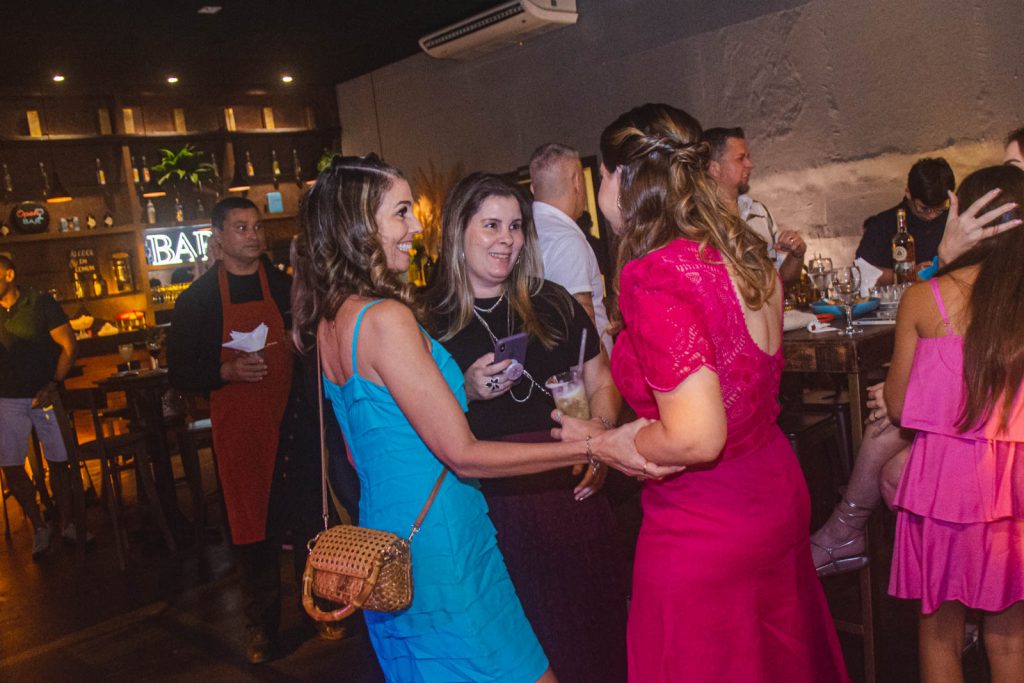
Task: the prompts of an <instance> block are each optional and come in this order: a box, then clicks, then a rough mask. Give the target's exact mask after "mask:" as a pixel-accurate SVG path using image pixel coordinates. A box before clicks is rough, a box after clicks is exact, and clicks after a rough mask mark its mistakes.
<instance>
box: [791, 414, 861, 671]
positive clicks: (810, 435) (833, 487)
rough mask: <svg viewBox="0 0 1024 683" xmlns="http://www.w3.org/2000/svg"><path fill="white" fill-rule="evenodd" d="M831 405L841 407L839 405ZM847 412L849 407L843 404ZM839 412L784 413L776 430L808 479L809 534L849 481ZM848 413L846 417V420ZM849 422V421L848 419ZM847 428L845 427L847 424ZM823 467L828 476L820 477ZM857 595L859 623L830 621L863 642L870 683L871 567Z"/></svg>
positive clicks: (846, 446) (845, 440) (844, 433)
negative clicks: (784, 438) (788, 444)
mask: <svg viewBox="0 0 1024 683" xmlns="http://www.w3.org/2000/svg"><path fill="white" fill-rule="evenodd" d="M834 405H840V404H839V402H838V401H836V403H835V404H834ZM846 406H847V409H848V408H849V403H847V404H846ZM837 412H838V411H833V410H829V411H827V412H816V411H814V410H813V409H810V410H807V409H806V408H805V406H797V407H791V408H788V409H784V410H783V411H782V413H780V414H779V420H778V422H779V427H780V428H781V429H782V431H783V432H784V433H785V434H786V438H787V439H788V440H789V443H790V444H791V445H792V446H793V450H794V451H796V454H797V459H798V460H799V461H800V466H801V468H802V469H803V471H804V476H805V477H806V478H807V488H808V490H809V491H810V494H811V530H812V531H813V530H814V529H816V528H818V527H819V526H821V525H822V524H824V523H825V521H826V520H827V519H828V518H829V515H831V514H832V509H833V507H835V504H836V503H837V502H838V500H839V489H840V486H842V485H844V484H845V483H846V481H847V480H848V479H849V472H850V470H851V469H852V462H850V461H847V460H846V458H848V457H849V456H848V455H847V454H848V453H849V439H848V436H847V435H848V432H847V431H841V430H840V422H839V420H838V419H837V415H836V413H837ZM848 415H849V413H847V416H848ZM847 420H848V417H847ZM847 424H848V423H847ZM818 453H824V454H825V462H824V463H822V462H821V459H820V458H817V457H815V456H816V455H817V454H818ZM822 465H825V466H826V467H827V468H828V470H829V472H828V474H826V475H822V473H821V472H820V470H821V467H822ZM870 526H871V525H870V523H869V525H868V527H865V532H864V544H865V552H867V549H868V548H869V547H870V538H869V536H870V534H869V533H868V528H869V527H870ZM857 575H858V576H857V578H858V583H859V588H858V590H859V593H860V622H859V623H858V622H854V621H850V620H846V619H836V618H833V623H834V624H835V627H836V630H837V631H839V632H840V633H848V634H850V635H855V636H858V637H860V638H861V639H862V640H863V652H864V681H865V683H873V682H874V680H875V670H874V651H875V640H874V608H873V604H872V593H871V591H872V588H871V564H870V563H869V564H867V565H865V566H864V567H863V568H861V569H859V570H858V571H857Z"/></svg>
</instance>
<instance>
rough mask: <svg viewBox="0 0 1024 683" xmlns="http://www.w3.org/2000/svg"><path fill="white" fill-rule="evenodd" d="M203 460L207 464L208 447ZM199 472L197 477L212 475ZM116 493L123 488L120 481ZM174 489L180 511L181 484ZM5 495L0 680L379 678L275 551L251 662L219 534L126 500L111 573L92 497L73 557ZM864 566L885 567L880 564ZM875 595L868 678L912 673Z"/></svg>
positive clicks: (842, 607)
mask: <svg viewBox="0 0 1024 683" xmlns="http://www.w3.org/2000/svg"><path fill="white" fill-rule="evenodd" d="M205 468H206V469H207V470H209V468H210V462H209V458H208V456H207V458H205ZM208 473H209V475H210V476H204V480H205V481H206V482H212V481H213V480H214V479H213V477H212V471H209V472H208ZM128 481H129V478H126V482H128ZM126 493H127V495H128V497H129V498H130V497H131V496H132V491H131V488H130V486H129V487H128V488H127V490H126ZM179 493H180V495H181V500H182V506H183V509H185V510H187V509H188V507H187V505H188V503H187V492H186V491H185V490H184V488H182V489H181V490H180V491H179ZM210 494H211V495H209V496H208V507H209V509H210V511H211V512H212V513H213V514H214V516H216V512H217V510H218V503H217V498H216V496H215V495H213V494H212V492H210ZM8 502H9V504H8V509H9V513H10V517H11V527H12V538H11V540H10V542H7V541H5V540H4V539H3V538H2V537H0V681H4V682H7V681H12V682H21V681H61V682H63V681H104V682H107V681H133V682H134V681H179V680H180V681H205V682H208V683H226V682H228V681H300V680H313V679H322V680H334V681H345V682H347V683H378V682H379V681H382V680H383V678H382V676H381V675H380V672H379V670H378V668H377V665H376V661H375V659H374V656H373V651H372V649H371V647H370V644H369V641H368V638H367V636H366V634H365V632H364V631H362V630H361V629H360V628H359V627H358V626H359V625H355V626H354V627H353V628H352V629H351V630H352V631H353V635H352V636H351V637H349V638H346V639H345V640H341V641H325V640H320V639H318V638H317V637H316V635H315V631H314V630H313V629H312V627H311V626H310V624H309V622H308V621H307V620H306V619H305V618H304V615H303V614H302V612H301V608H300V607H299V605H298V591H297V588H296V585H295V582H294V581H293V580H292V578H293V570H292V565H291V562H290V559H288V558H286V557H282V562H281V565H282V575H283V577H284V578H285V581H284V583H285V600H284V605H283V619H282V632H281V648H280V652H279V656H278V657H277V658H276V659H274V660H273V661H271V662H269V663H266V664H263V665H259V666H253V665H250V664H248V663H247V662H246V661H245V658H244V656H243V651H244V622H243V618H242V612H241V593H240V590H239V586H238V578H237V572H236V570H235V568H234V567H233V564H232V561H231V557H230V552H229V549H228V547H227V544H226V542H225V541H223V540H219V541H211V542H208V543H206V544H205V545H203V546H202V547H196V546H194V545H193V546H192V547H186V548H184V549H182V550H180V551H179V554H178V555H177V556H176V557H172V556H170V555H169V554H168V553H167V551H166V550H165V549H164V547H163V545H162V543H161V541H160V539H159V537H158V535H157V534H156V533H154V532H152V531H149V529H151V528H152V526H153V525H152V524H151V523H149V522H148V520H146V519H144V518H142V517H141V516H140V514H139V512H138V509H137V508H136V507H135V506H134V505H132V506H130V508H129V515H128V527H129V530H130V538H131V543H130V555H129V567H128V570H127V571H126V572H124V573H122V572H120V571H119V569H118V567H117V560H116V557H115V554H114V548H113V538H112V535H111V529H110V525H109V523H108V520H107V518H106V516H105V514H104V511H103V510H102V508H101V507H100V506H99V505H92V506H90V507H89V509H88V514H89V524H90V529H91V531H92V532H93V533H95V535H96V540H95V542H94V543H93V544H92V545H91V546H90V550H89V552H88V553H87V556H86V561H85V563H84V565H82V564H79V563H78V562H77V561H76V558H75V555H74V548H73V546H71V545H70V544H65V543H63V542H62V541H61V540H60V539H59V538H56V539H55V541H54V544H53V548H52V549H51V550H50V552H49V553H47V554H46V555H45V556H44V557H42V558H41V559H40V560H39V561H38V562H34V561H33V560H32V558H31V552H30V550H31V541H32V534H31V529H30V525H29V524H28V523H27V521H26V520H25V518H24V516H23V515H22V513H21V511H20V508H19V507H18V506H17V504H16V503H15V502H14V501H13V500H11V501H8ZM880 542H885V543H889V542H890V539H886V538H883V539H882V540H881V541H880ZM876 571H882V572H885V575H886V576H887V575H888V567H877V568H876ZM824 586H825V590H826V593H827V595H828V597H829V602H830V605H831V606H832V609H833V612H834V613H836V614H837V615H841V616H846V617H848V618H850V617H852V616H853V615H855V614H856V610H857V604H858V603H857V600H858V597H857V590H856V589H857V581H856V575H844V576H838V577H832V578H829V579H826V580H825V581H824ZM876 599H877V600H879V601H881V603H882V604H881V606H882V607H883V609H882V610H881V611H882V612H883V613H884V614H885V615H886V616H885V617H884V618H883V619H882V620H881V623H880V624H879V632H878V640H877V642H878V648H879V659H880V661H879V672H878V673H879V675H878V679H877V680H879V681H885V682H889V681H891V682H893V683H910V682H912V681H916V680H917V678H918V672H917V662H916V660H917V652H916V647H917V644H916V612H915V609H916V606H915V605H914V604H912V603H908V602H904V601H896V600H893V599H892V598H889V597H887V596H884V595H881V596H876ZM841 642H842V645H843V651H844V655H845V656H846V660H847V666H848V668H849V670H850V673H851V676H852V677H853V680H855V681H859V680H861V657H860V642H859V640H858V639H857V638H854V637H850V636H842V637H841ZM965 664H966V667H967V674H968V681H971V682H981V681H985V680H987V677H986V675H985V674H984V662H983V655H982V654H981V653H980V652H979V651H978V650H977V649H975V650H974V651H973V652H971V653H969V654H968V655H967V656H966V657H965ZM563 683H574V682H564V681H563Z"/></svg>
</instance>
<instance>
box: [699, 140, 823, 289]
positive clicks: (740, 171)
mask: <svg viewBox="0 0 1024 683" xmlns="http://www.w3.org/2000/svg"><path fill="white" fill-rule="evenodd" d="M704 140H705V141H706V142H707V143H708V144H709V145H711V163H710V164H708V174H709V175H710V176H711V177H712V178H713V179H714V181H715V182H716V183H717V184H718V197H719V198H720V199H721V200H722V201H723V202H724V203H725V205H726V207H727V208H729V209H730V210H732V211H734V212H736V213H737V214H738V215H739V217H740V218H741V219H742V220H743V221H745V222H746V224H747V225H749V226H750V228H751V229H752V230H753V231H754V232H756V233H757V234H758V235H760V236H761V239H763V240H764V241H765V242H767V243H768V256H769V257H771V259H772V260H773V261H774V262H775V267H776V269H778V271H779V276H780V277H781V278H782V281H783V282H784V283H785V284H789V283H791V282H796V281H797V280H799V279H800V272H801V270H803V266H804V253H805V252H806V251H807V245H806V244H805V243H804V240H803V238H802V237H800V233H798V232H797V231H795V230H779V229H778V226H776V225H775V220H774V219H773V218H772V214H771V212H770V211H768V207H766V206H765V205H764V204H762V203H761V202H759V201H757V200H756V199H753V198H751V197H750V196H749V195H748V194H747V192H749V191H750V172H751V171H752V170H753V168H754V162H753V161H751V159H750V151H749V150H748V149H747V140H746V137H745V136H744V133H743V129H742V128H708V129H707V130H706V131H704Z"/></svg>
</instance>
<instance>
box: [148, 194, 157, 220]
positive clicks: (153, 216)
mask: <svg viewBox="0 0 1024 683" xmlns="http://www.w3.org/2000/svg"><path fill="white" fill-rule="evenodd" d="M146 222H147V223H149V224H150V225H154V224H155V223H156V207H155V206H153V200H152V199H150V200H149V201H148V202H146Z"/></svg>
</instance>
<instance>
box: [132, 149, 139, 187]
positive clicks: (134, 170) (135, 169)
mask: <svg viewBox="0 0 1024 683" xmlns="http://www.w3.org/2000/svg"><path fill="white" fill-rule="evenodd" d="M132 184H133V185H135V187H138V186H139V167H138V164H136V163H135V155H134V154H133V155H132Z"/></svg>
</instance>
